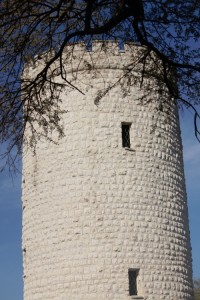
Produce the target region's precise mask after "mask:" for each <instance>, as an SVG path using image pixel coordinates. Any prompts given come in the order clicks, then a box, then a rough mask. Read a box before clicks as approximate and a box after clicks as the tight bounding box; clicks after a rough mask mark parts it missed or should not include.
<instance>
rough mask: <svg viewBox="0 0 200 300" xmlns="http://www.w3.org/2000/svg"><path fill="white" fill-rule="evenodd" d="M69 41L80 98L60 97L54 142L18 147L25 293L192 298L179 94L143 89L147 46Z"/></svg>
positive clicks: (65, 298)
mask: <svg viewBox="0 0 200 300" xmlns="http://www.w3.org/2000/svg"><path fill="white" fill-rule="evenodd" d="M70 47H71V48H72V46H68V47H67V48H66V50H65V51H66V68H67V71H68V78H69V80H70V81H71V82H72V83H73V85H75V86H78V88H79V89H80V90H81V91H83V92H84V95H82V94H81V93H80V92H79V91H77V90H76V89H72V88H70V87H66V89H65V90H64V91H63V92H62V93H61V99H62V108H63V109H66V111H67V112H66V114H64V115H63V123H64V131H65V136H64V137H63V138H62V139H61V140H59V144H58V145H55V144H52V143H49V142H47V141H40V142H38V144H37V148H36V152H35V153H32V152H31V150H27V149H26V147H25V149H24V157H23V207H24V209H23V262H24V300H50V299H53V300H80V299H82V300H83V299H84V300H97V299H98V300H111V299H112V300H129V299H145V300H192V299H193V296H192V266H191V264H192V262H191V247H190V237H189V227H188V210H187V202H186V191H185V182H184V171H183V159H182V145H181V138H180V129H179V121H178V115H177V108H176V104H175V101H173V99H170V97H169V96H168V95H167V92H166V91H165V90H164V89H162V87H160V86H158V84H157V82H156V79H155V80H152V79H151V80H150V79H148V78H147V77H146V78H144V79H143V85H142V87H141V86H140V81H141V67H142V63H141V58H142V56H143V52H144V48H141V47H138V46H135V45H133V44H125V50H124V51H119V49H118V45H117V43H115V42H106V43H105V42H93V50H92V51H90V52H88V51H86V50H85V46H84V45H83V44H77V45H75V47H74V50H73V55H72V54H70V53H71V50H70V49H71V48H70ZM41 64H42V63H41ZM39 68H40V64H39V65H38V66H31V65H30V66H29V76H30V74H32V75H34V72H35V71H38V69H39ZM147 68H149V69H151V68H154V66H152V65H151V66H147ZM156 72H158V73H159V70H156ZM138 79H140V80H139V81H138ZM57 80H60V79H59V78H57ZM161 90H162V91H161ZM122 125H128V126H129V134H130V147H123V146H122ZM27 134H28V132H27ZM131 272H132V273H131ZM130 273H131V274H132V275H133V278H132V279H130V278H129V276H130ZM134 276H137V278H136V279H134ZM129 280H130V282H129ZM134 280H135V281H136V282H135V283H136V285H137V286H136V287H134V286H133V285H134V284H135V283H134Z"/></svg>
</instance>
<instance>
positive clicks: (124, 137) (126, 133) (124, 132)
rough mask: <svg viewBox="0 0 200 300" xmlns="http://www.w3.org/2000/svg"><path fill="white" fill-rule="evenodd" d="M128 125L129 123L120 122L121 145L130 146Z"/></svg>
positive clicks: (129, 125)
mask: <svg viewBox="0 0 200 300" xmlns="http://www.w3.org/2000/svg"><path fill="white" fill-rule="evenodd" d="M130 127H131V123H122V147H124V148H125V147H126V148H130V147H131V143H130Z"/></svg>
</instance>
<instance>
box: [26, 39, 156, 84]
mask: <svg viewBox="0 0 200 300" xmlns="http://www.w3.org/2000/svg"><path fill="white" fill-rule="evenodd" d="M55 54H56V52H54V51H52V52H46V53H44V54H42V55H38V56H35V57H34V59H33V60H31V61H30V62H29V63H28V64H27V66H26V67H25V68H24V72H23V73H24V74H25V76H24V75H23V77H26V78H28V77H33V76H34V75H37V73H38V72H39V71H40V70H42V68H44V67H45V65H46V64H47V62H49V60H51V59H53V57H54V56H55ZM59 57H61V61H62V65H63V66H64V69H65V71H66V72H67V73H68V74H69V73H74V72H76V73H77V71H78V72H79V71H83V70H86V71H91V70H94V69H95V70H98V69H121V70H129V69H131V70H133V71H134V72H135V73H140V74H141V71H142V70H143V62H144V60H145V70H146V71H147V73H150V72H151V74H153V72H155V73H156V74H157V75H159V76H160V75H161V72H162V67H161V62H160V60H159V59H158V58H157V56H156V54H155V53H154V52H153V51H151V52H149V50H148V49H147V48H146V47H144V46H141V45H138V44H136V43H133V42H126V43H124V44H123V45H122V44H120V43H119V42H118V41H103V40H101V41H100V40H96V41H92V44H91V45H89V46H88V45H86V44H85V43H84V42H80V43H73V44H68V45H67V46H66V47H65V48H64V50H63V52H62V53H61V55H59ZM152 58H153V59H152ZM59 64H60V59H56V60H55V61H54V62H53V64H52V66H51V70H53V69H56V68H58V67H59ZM50 72H51V71H50ZM58 73H59V72H58Z"/></svg>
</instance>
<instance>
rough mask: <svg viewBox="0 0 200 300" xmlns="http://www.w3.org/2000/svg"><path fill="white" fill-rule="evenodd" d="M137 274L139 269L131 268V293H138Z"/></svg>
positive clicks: (129, 274) (129, 276) (129, 271)
mask: <svg viewBox="0 0 200 300" xmlns="http://www.w3.org/2000/svg"><path fill="white" fill-rule="evenodd" d="M137 275H138V270H134V269H129V270H128V279H129V295H130V296H133V295H137Z"/></svg>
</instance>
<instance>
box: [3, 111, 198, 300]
mask: <svg viewBox="0 0 200 300" xmlns="http://www.w3.org/2000/svg"><path fill="white" fill-rule="evenodd" d="M180 121H181V127H182V138H183V145H184V162H185V175H186V184H187V193H188V206H189V217H190V231H191V240H192V249H193V272H194V277H196V278H200V256H199V253H200V239H199V236H200V235H199V230H200V144H199V143H198V142H197V140H196V139H195V137H194V130H193V119H192V114H191V113H190V112H189V111H186V110H185V111H184V112H181V113H180ZM21 230H22V228H21V176H20V175H18V176H14V177H13V178H12V177H11V176H10V175H9V172H6V171H5V172H3V173H0V298H1V299H3V300H22V299H23V281H22V257H21Z"/></svg>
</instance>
